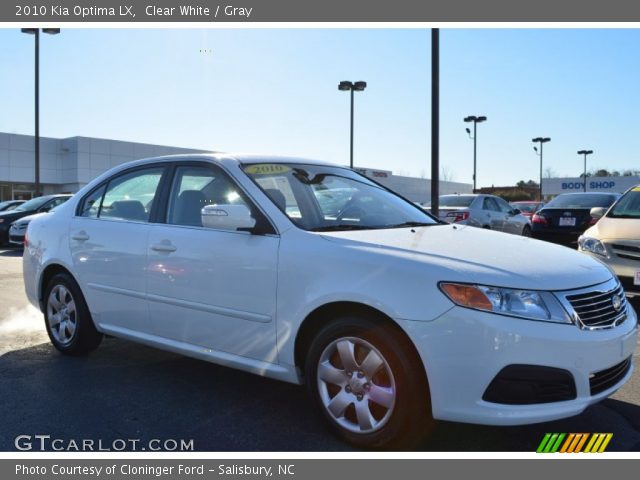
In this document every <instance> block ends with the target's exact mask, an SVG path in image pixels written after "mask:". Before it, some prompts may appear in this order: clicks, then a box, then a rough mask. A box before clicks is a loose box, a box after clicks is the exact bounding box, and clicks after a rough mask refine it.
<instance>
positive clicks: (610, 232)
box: [585, 217, 640, 240]
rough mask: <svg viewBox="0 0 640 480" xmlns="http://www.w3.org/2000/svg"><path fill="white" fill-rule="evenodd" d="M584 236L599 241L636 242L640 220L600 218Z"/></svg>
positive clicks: (639, 234)
mask: <svg viewBox="0 0 640 480" xmlns="http://www.w3.org/2000/svg"><path fill="white" fill-rule="evenodd" d="M585 235H587V236H591V237H595V238H598V239H600V240H607V239H611V240H638V239H640V219H636V218H611V217H602V218H601V219H600V220H598V223H596V224H595V225H594V226H593V227H591V228H590V229H589V230H587V231H586V232H585Z"/></svg>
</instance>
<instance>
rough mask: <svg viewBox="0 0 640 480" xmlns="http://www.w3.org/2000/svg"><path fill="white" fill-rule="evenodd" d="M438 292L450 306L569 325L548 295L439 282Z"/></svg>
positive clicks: (559, 307) (553, 297) (552, 298)
mask: <svg viewBox="0 0 640 480" xmlns="http://www.w3.org/2000/svg"><path fill="white" fill-rule="evenodd" d="M440 289H441V290H442V292H443V293H444V294H445V295H446V296H447V297H449V299H450V300H451V301H452V302H453V303H455V304H456V305H459V306H461V307H465V308H473V309H476V310H484V311H487V312H493V313H498V314H501V315H509V316H512V317H520V318H526V319H529V320H542V321H545V322H555V323H572V322H571V319H570V318H569V316H568V314H567V313H566V311H565V310H564V309H563V308H562V306H561V305H560V302H558V300H557V299H556V297H555V296H554V295H553V294H552V293H551V292H541V291H535V290H515V289H511V288H500V287H489V286H484V285H468V284H460V283H441V284H440Z"/></svg>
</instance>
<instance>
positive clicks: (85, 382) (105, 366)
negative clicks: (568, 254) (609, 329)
mask: <svg viewBox="0 0 640 480" xmlns="http://www.w3.org/2000/svg"><path fill="white" fill-rule="evenodd" d="M21 270H22V259H21V252H20V251H16V250H0V302H1V304H2V305H5V307H4V308H3V309H2V311H0V412H1V413H0V424H1V425H2V429H1V433H0V450H2V451H15V450H16V447H15V438H16V437H17V436H19V435H51V437H52V438H59V439H63V440H65V443H66V442H68V441H70V440H76V441H81V440H83V439H92V440H94V441H95V442H96V443H95V444H96V445H97V442H98V440H101V441H102V444H103V445H107V446H108V445H112V444H113V442H114V440H117V439H140V445H144V444H147V442H148V441H149V440H151V439H159V440H161V441H164V440H167V439H171V440H180V439H184V440H193V447H194V449H195V450H197V451H345V450H350V447H349V446H348V445H345V444H343V443H342V442H341V441H339V440H337V439H336V438H335V437H333V436H332V435H331V434H330V433H329V432H328V431H327V430H326V429H325V428H324V425H323V423H322V422H321V421H320V419H319V418H318V417H317V416H316V414H315V412H314V411H313V410H312V408H311V406H310V403H309V402H308V401H307V394H306V390H305V389H304V388H301V387H298V386H295V385H289V384H286V383H282V382H278V381H274V380H268V379H265V378H260V377H257V376H254V375H250V374H247V373H243V372H239V371H236V370H231V369H228V368H223V367H219V366H217V365H212V364H208V363H205V362H201V361H198V360H192V359H189V358H186V357H181V356H178V355H175V354H172V353H167V352H162V351H159V350H154V349H151V348H147V347H144V346H140V345H136V344H133V343H130V342H126V341H123V340H118V339H113V338H108V339H105V341H104V342H103V343H102V345H101V347H100V348H99V349H98V350H97V351H96V352H94V353H93V354H91V355H90V356H88V357H85V358H70V357H65V356H63V355H60V354H58V353H57V351H55V350H54V348H53V347H52V346H51V345H50V344H49V342H48V338H47V336H46V333H45V331H44V324H43V320H42V316H41V314H40V312H39V311H37V310H36V309H35V308H33V307H31V306H30V305H28V303H27V300H26V297H25V295H24V291H23V286H22V271H21ZM634 306H635V308H636V309H637V310H638V309H640V302H635V304H634ZM634 362H635V373H634V376H633V378H632V379H631V381H630V382H629V383H627V385H625V386H624V387H623V388H622V389H621V390H620V391H618V392H617V393H616V394H615V395H613V397H611V398H610V399H607V400H605V401H604V402H602V403H600V404H598V405H595V406H592V407H590V408H589V409H587V410H586V411H585V412H584V413H583V414H582V415H579V416H577V417H573V418H570V419H566V420H562V421H557V422H550V423H545V424H538V425H531V426H525V427H485V426H477V425H465V424H457V423H449V422H438V424H437V425H436V427H435V429H434V430H433V431H432V432H431V434H430V436H429V438H428V439H427V440H426V441H425V443H424V444H423V445H422V446H421V449H422V450H425V451H523V452H531V451H534V450H535V449H536V447H537V446H538V444H539V443H540V441H541V439H542V437H543V435H544V434H545V433H546V432H612V433H613V434H614V435H613V439H612V441H611V443H610V445H609V448H608V451H640V351H639V352H637V353H636V354H635V356H634Z"/></svg>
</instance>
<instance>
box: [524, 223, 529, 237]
mask: <svg viewBox="0 0 640 480" xmlns="http://www.w3.org/2000/svg"><path fill="white" fill-rule="evenodd" d="M522 236H523V237H530V236H531V227H530V226H529V225H525V226H524V228H523V229H522Z"/></svg>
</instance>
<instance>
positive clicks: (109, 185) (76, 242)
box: [69, 166, 166, 333]
mask: <svg viewBox="0 0 640 480" xmlns="http://www.w3.org/2000/svg"><path fill="white" fill-rule="evenodd" d="M165 172H166V167H165V166H150V167H144V168H137V169H135V170H131V171H127V172H125V173H122V174H118V175H117V176H115V177H113V178H112V179H110V180H109V181H107V182H105V183H103V184H102V185H100V186H99V187H97V188H95V189H94V190H93V191H92V192H90V193H89V194H88V195H86V196H85V197H84V198H83V199H82V201H81V202H80V203H79V207H78V210H77V211H76V216H75V217H74V218H73V219H72V221H71V226H70V231H69V244H70V249H71V255H72V261H73V269H74V272H75V274H76V276H77V278H78V280H79V282H80V286H81V288H82V291H83V293H84V295H85V297H86V299H87V303H88V305H89V309H90V310H91V313H92V316H93V318H94V321H96V322H97V323H98V324H100V325H101V326H102V327H104V328H105V329H107V330H108V329H112V330H117V331H120V332H122V333H127V331H139V332H142V331H145V330H146V329H147V327H148V324H147V320H148V311H147V301H146V298H145V295H146V292H145V282H146V272H145V269H146V266H147V263H146V254H147V237H148V235H149V225H150V224H149V221H150V219H151V218H152V214H153V211H154V204H155V200H156V195H157V193H158V190H159V185H160V183H161V180H162V178H163V175H164V174H165Z"/></svg>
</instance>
